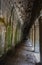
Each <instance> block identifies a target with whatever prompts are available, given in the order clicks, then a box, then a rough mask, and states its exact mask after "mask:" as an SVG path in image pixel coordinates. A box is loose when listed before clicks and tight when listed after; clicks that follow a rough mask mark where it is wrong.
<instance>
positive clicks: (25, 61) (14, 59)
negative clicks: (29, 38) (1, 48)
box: [0, 43, 37, 65]
mask: <svg viewBox="0 0 42 65" xmlns="http://www.w3.org/2000/svg"><path fill="white" fill-rule="evenodd" d="M29 48H30V49H32V47H29ZM29 48H28V43H27V44H25V43H23V44H21V45H19V46H17V47H16V49H15V54H13V55H12V53H10V54H9V55H7V56H6V58H5V61H4V63H1V64H0V65H35V64H36V63H37V58H36V56H35V54H34V52H30V51H28V49H29Z"/></svg>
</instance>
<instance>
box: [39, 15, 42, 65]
mask: <svg viewBox="0 0 42 65" xmlns="http://www.w3.org/2000/svg"><path fill="white" fill-rule="evenodd" d="M39 30H40V32H39V33H40V38H39V39H40V60H41V65H42V16H40V18H39Z"/></svg>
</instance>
